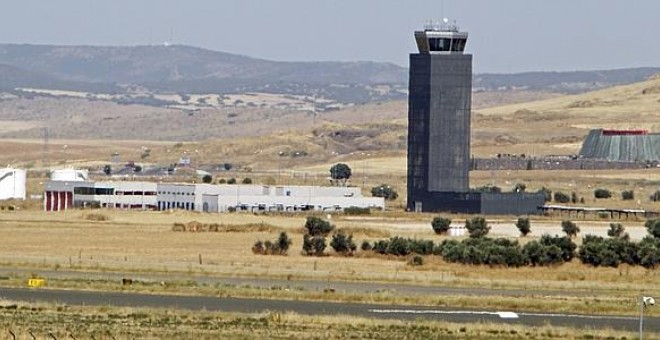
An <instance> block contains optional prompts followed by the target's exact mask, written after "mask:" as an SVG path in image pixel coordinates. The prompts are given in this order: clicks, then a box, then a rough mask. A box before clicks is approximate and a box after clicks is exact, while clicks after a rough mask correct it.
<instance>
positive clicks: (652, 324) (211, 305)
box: [0, 288, 660, 332]
mask: <svg viewBox="0 0 660 340" xmlns="http://www.w3.org/2000/svg"><path fill="white" fill-rule="evenodd" d="M0 298H2V299H7V300H11V301H27V302H54V303H62V304H67V305H85V306H109V305H110V306H117V307H153V308H176V309H186V310H206V311H222V312H230V313H231V312H233V313H260V312H265V311H270V312H295V313H299V314H304V315H355V316H361V317H367V318H382V319H406V320H417V319H428V320H442V321H447V322H461V323H472V322H498V323H515V324H523V325H528V326H540V325H545V324H551V325H555V326H568V327H574V328H580V329H603V328H610V329H620V330H627V331H636V330H637V329H638V328H637V327H638V326H639V323H638V322H639V320H638V319H637V318H636V317H629V316H596V315H593V316H592V315H567V314H543V313H522V312H517V311H483V310H458V309H451V308H441V309H438V308H433V307H409V306H408V307H402V306H391V305H390V306H387V305H373V304H354V303H332V302H310V301H288V300H269V299H243V298H217V297H200V296H175V295H150V294H133V293H108V292H92V291H76V290H56V289H25V288H0ZM644 325H645V331H646V332H660V318H645V320H644Z"/></svg>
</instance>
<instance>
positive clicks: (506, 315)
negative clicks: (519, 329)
mask: <svg viewBox="0 0 660 340" xmlns="http://www.w3.org/2000/svg"><path fill="white" fill-rule="evenodd" d="M369 312H370V313H380V314H457V315H458V314H468V315H497V316H499V317H500V318H502V319H517V318H518V314H516V313H514V312H487V311H468V310H438V309H370V310H369Z"/></svg>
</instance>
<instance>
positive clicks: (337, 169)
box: [330, 163, 352, 186]
mask: <svg viewBox="0 0 660 340" xmlns="http://www.w3.org/2000/svg"><path fill="white" fill-rule="evenodd" d="M351 175H352V173H351V168H350V167H349V166H348V165H346V164H344V163H337V164H335V165H333V166H332V167H330V178H332V181H333V182H334V183H337V184H339V183H341V185H343V186H345V185H346V182H347V181H348V180H349V179H350V178H351Z"/></svg>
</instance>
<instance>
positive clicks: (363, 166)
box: [362, 152, 371, 187]
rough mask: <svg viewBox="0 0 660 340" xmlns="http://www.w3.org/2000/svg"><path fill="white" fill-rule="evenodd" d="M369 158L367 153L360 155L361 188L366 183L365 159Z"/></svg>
mask: <svg viewBox="0 0 660 340" xmlns="http://www.w3.org/2000/svg"><path fill="white" fill-rule="evenodd" d="M369 156H371V154H368V153H364V152H363V153H362V157H363V158H362V187H364V186H365V185H366V184H365V183H366V182H367V157H369Z"/></svg>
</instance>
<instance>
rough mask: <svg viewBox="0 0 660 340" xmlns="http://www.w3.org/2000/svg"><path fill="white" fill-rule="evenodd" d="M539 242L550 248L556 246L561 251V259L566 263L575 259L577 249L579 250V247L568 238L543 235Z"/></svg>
mask: <svg viewBox="0 0 660 340" xmlns="http://www.w3.org/2000/svg"><path fill="white" fill-rule="evenodd" d="M539 242H541V244H542V245H544V246H548V247H551V246H556V247H557V249H559V257H561V259H562V260H563V261H566V262H569V261H570V260H572V259H573V257H574V256H575V249H577V245H576V244H575V243H574V242H573V240H571V238H570V237H568V236H563V237H560V236H554V237H553V236H550V235H542V236H541V238H540V239H539Z"/></svg>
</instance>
